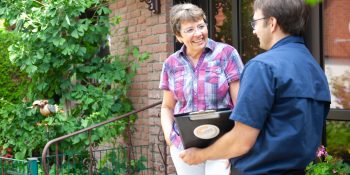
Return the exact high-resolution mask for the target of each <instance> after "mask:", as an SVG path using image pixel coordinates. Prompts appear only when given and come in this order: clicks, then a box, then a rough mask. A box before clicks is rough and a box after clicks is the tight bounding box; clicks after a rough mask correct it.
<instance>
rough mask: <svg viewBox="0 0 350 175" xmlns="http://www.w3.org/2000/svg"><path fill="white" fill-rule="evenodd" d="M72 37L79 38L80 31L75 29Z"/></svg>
mask: <svg viewBox="0 0 350 175" xmlns="http://www.w3.org/2000/svg"><path fill="white" fill-rule="evenodd" d="M71 35H72V37H74V38H79V34H78V31H77V30H74V31H73V32H72V33H71Z"/></svg>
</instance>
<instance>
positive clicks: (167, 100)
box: [160, 90, 176, 145]
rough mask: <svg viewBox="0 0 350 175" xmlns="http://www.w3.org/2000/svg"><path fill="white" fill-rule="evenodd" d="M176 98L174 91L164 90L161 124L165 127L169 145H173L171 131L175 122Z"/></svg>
mask: <svg viewBox="0 0 350 175" xmlns="http://www.w3.org/2000/svg"><path fill="white" fill-rule="evenodd" d="M175 103H176V100H175V98H174V95H173V93H172V92H170V91H168V90H164V91H163V102H162V107H161V110H160V119H161V125H162V128H163V133H164V139H165V142H166V143H167V144H168V145H171V141H170V138H169V136H170V132H171V131H172V127H173V122H174V108H175Z"/></svg>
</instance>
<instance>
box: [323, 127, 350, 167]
mask: <svg viewBox="0 0 350 175" xmlns="http://www.w3.org/2000/svg"><path fill="white" fill-rule="evenodd" d="M326 129H327V145H328V146H327V147H328V152H330V153H331V154H332V155H333V156H335V157H339V158H342V159H344V161H345V162H348V163H350V144H349V143H350V132H349V130H350V122H346V121H328V122H327V127H326Z"/></svg>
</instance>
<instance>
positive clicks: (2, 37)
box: [0, 28, 29, 102]
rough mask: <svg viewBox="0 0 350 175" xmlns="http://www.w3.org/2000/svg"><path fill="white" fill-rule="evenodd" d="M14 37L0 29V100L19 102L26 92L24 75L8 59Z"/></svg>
mask: <svg viewBox="0 0 350 175" xmlns="http://www.w3.org/2000/svg"><path fill="white" fill-rule="evenodd" d="M15 40H16V36H15V35H14V34H13V33H10V32H7V31H6V30H4V29H1V28H0V46H1V47H0V87H1V88H0V99H1V98H3V99H7V100H8V101H11V102H19V101H20V100H21V98H23V97H24V94H25V92H26V85H27V84H26V83H27V81H29V80H27V78H26V74H25V73H23V72H21V71H20V69H19V68H18V67H17V66H15V65H13V64H12V63H11V62H10V60H9V59H8V58H9V54H8V50H7V49H8V47H9V46H10V45H11V44H12V43H14V42H15Z"/></svg>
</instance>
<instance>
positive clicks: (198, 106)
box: [159, 39, 243, 143]
mask: <svg viewBox="0 0 350 175" xmlns="http://www.w3.org/2000/svg"><path fill="white" fill-rule="evenodd" d="M242 70H243V63H242V60H241V58H240V56H239V54H238V52H237V50H236V49H234V48H233V47H232V46H230V45H227V44H224V43H219V42H215V41H213V40H211V39H208V43H207V45H206V48H205V49H204V52H203V53H202V55H201V56H200V58H199V60H198V63H197V65H196V67H193V66H192V64H191V62H190V61H189V59H188V58H187V56H186V47H185V45H184V46H182V48H181V49H180V50H179V51H177V52H175V53H174V54H172V55H170V56H169V57H168V58H167V59H166V60H165V62H164V64H163V69H162V73H161V79H160V85H159V87H160V89H163V90H169V91H171V92H172V93H173V94H174V97H175V100H176V105H175V109H174V114H180V113H187V112H194V111H200V110H209V109H220V108H233V103H232V100H231V97H230V94H229V83H230V82H232V81H235V80H238V79H239V77H240V74H241V72H242ZM174 128H175V130H176V126H175V127H174ZM173 133H174V132H172V136H171V137H170V138H171V139H172V137H175V136H173V135H174V134H173ZM175 139H176V138H175ZM178 140H179V139H178ZM173 143H174V142H173Z"/></svg>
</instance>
